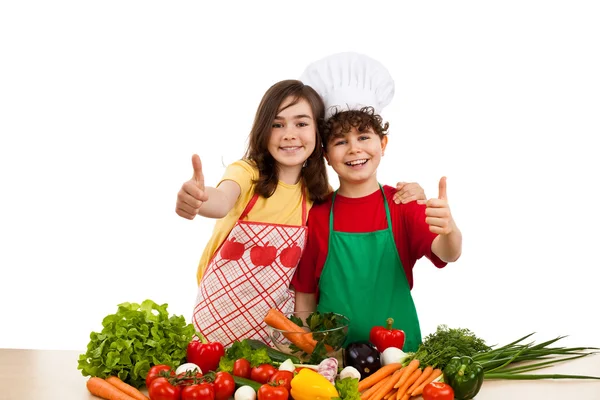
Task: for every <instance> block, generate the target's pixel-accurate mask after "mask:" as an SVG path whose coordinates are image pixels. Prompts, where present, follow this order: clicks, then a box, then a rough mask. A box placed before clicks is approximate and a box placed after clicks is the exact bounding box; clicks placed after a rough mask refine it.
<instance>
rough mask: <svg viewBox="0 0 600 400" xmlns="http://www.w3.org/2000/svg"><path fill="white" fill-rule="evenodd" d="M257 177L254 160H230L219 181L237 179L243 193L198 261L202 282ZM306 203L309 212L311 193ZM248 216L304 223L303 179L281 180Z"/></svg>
mask: <svg viewBox="0 0 600 400" xmlns="http://www.w3.org/2000/svg"><path fill="white" fill-rule="evenodd" d="M256 179H258V169H257V168H256V167H255V166H254V164H250V163H248V162H246V161H243V160H239V161H236V162H234V163H232V164H230V165H229V166H228V167H227V169H226V170H225V174H224V175H223V178H222V179H221V180H220V181H219V184H220V183H221V182H223V181H226V180H231V181H234V182H236V183H237V184H238V185H240V189H241V190H240V197H239V198H238V200H237V202H236V203H235V205H234V206H233V209H231V211H229V214H227V215H226V216H225V217H223V218H221V219H219V220H217V222H216V223H215V227H214V229H213V233H212V236H211V238H210V240H209V241H208V243H207V245H206V247H205V248H204V252H203V253H202V257H201V258H200V263H199V265H198V273H197V278H198V283H200V280H201V279H202V275H203V274H204V270H205V269H206V266H207V265H208V263H209V262H210V260H211V259H212V257H213V255H214V254H215V252H216V251H217V249H218V248H219V246H221V243H223V242H224V241H225V239H227V236H228V235H229V232H231V229H233V226H234V225H235V223H236V222H237V221H238V219H239V218H240V215H241V214H242V212H243V211H244V209H245V208H246V205H247V204H248V202H249V201H250V199H252V196H253V195H254V186H255V185H254V184H253V183H252V181H253V180H256ZM219 184H217V186H219ZM306 206H307V207H306V212H307V215H308V211H309V210H310V207H311V206H312V202H311V201H310V200H309V199H308V193H306ZM245 220H247V221H256V222H267V223H272V224H285V225H303V223H305V222H306V221H304V222H303V221H302V183H301V182H298V183H297V184H295V185H289V184H287V183H283V182H281V181H280V182H279V184H278V185H277V188H276V189H275V192H274V193H273V195H272V196H271V197H269V198H264V197H262V196H259V197H258V200H257V201H256V203H255V204H254V207H252V209H251V210H250V212H249V213H248V215H247V216H246V218H245Z"/></svg>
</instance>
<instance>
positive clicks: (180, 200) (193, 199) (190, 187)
mask: <svg viewBox="0 0 600 400" xmlns="http://www.w3.org/2000/svg"><path fill="white" fill-rule="evenodd" d="M192 167H193V169H194V174H193V175H192V179H190V180H189V181H187V182H185V183H184V184H183V185H182V186H181V189H180V190H179V193H177V204H176V206H175V212H176V213H177V215H179V216H180V217H183V218H186V219H194V218H195V217H196V215H198V212H199V211H200V206H202V203H204V202H205V201H208V195H207V193H206V191H205V187H204V174H203V173H202V161H200V157H199V156H198V155H197V154H194V155H193V156H192Z"/></svg>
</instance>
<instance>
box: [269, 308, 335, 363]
mask: <svg viewBox="0 0 600 400" xmlns="http://www.w3.org/2000/svg"><path fill="white" fill-rule="evenodd" d="M264 321H265V323H266V324H267V325H269V326H270V327H272V328H275V329H279V330H282V331H288V332H301V333H284V334H283V336H285V337H286V338H287V339H288V340H289V341H290V342H292V343H294V344H295V345H296V346H298V347H299V348H300V349H301V350H302V351H304V352H306V353H308V354H312V352H313V351H314V350H315V347H316V346H317V343H318V342H317V341H316V340H315V339H314V338H313V335H312V333H311V332H305V331H304V329H302V328H300V327H299V326H298V325H296V324H295V323H294V322H293V321H291V320H290V319H289V318H287V317H286V316H285V315H284V314H283V313H282V312H281V311H279V310H278V309H276V308H272V309H270V310H269V312H268V313H267V315H266V316H265V318H264ZM325 350H326V351H327V352H331V351H333V348H332V347H331V346H329V345H328V344H326V345H325Z"/></svg>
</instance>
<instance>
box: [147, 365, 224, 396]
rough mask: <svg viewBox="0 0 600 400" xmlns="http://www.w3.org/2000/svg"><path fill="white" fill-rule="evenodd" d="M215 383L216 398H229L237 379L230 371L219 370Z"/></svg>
mask: <svg viewBox="0 0 600 400" xmlns="http://www.w3.org/2000/svg"><path fill="white" fill-rule="evenodd" d="M213 385H214V387H215V400H227V399H229V398H230V397H231V396H233V392H235V381H234V380H233V376H231V374H230V373H229V372H225V371H220V372H217V374H216V375H215V381H214V382H213ZM152 400H154V399H152Z"/></svg>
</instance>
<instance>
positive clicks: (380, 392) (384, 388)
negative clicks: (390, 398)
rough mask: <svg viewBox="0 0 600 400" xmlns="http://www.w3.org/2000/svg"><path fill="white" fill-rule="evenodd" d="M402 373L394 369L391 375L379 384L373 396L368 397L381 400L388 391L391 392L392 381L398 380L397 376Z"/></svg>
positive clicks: (371, 399) (372, 399) (370, 399)
mask: <svg viewBox="0 0 600 400" xmlns="http://www.w3.org/2000/svg"><path fill="white" fill-rule="evenodd" d="M401 374H402V371H401V370H399V369H398V370H396V371H394V373H393V374H392V377H391V378H390V379H389V380H388V381H387V382H386V383H385V384H384V385H383V386H381V387H380V388H379V389H378V390H377V391H376V392H375V393H374V394H373V396H371V397H369V400H381V399H383V398H384V397H385V395H386V394H388V393H389V392H391V391H392V390H394V383H396V382H397V381H398V378H399V376H400V375H401Z"/></svg>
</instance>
